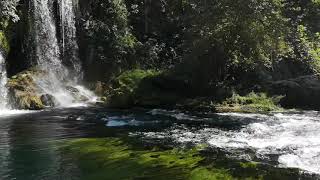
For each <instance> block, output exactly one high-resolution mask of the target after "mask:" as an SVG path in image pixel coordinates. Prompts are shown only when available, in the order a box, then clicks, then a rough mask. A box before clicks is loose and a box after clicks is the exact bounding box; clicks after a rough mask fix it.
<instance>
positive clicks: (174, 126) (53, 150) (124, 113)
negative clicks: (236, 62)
mask: <svg viewBox="0 0 320 180" xmlns="http://www.w3.org/2000/svg"><path fill="white" fill-rule="evenodd" d="M108 137H113V138H118V137H122V138H123V137H128V138H132V139H134V140H136V141H137V142H139V143H138V145H136V146H139V148H140V149H150V147H155V146H157V147H161V148H163V149H170V148H176V147H179V148H184V149H191V148H193V147H196V146H200V145H201V146H203V148H202V150H201V152H200V154H201V156H202V157H204V160H202V161H201V165H205V166H207V167H208V166H210V167H211V166H215V167H219V168H223V169H226V170H227V171H228V172H229V173H230V174H232V176H233V177H238V178H243V177H259V178H263V179H320V113H319V112H316V111H301V112H287V113H273V114H268V115H262V114H237V113H225V114H206V113H182V112H179V111H167V110H160V109H154V110H146V109H135V110H106V109H104V108H100V107H74V108H56V109H51V110H45V111H16V112H12V111H11V112H10V111H9V112H2V114H1V118H0V167H1V168H0V179H1V180H13V179H14V180H59V179H61V180H62V179H63V180H64V179H86V178H84V177H85V176H83V174H85V173H86V172H83V171H84V170H83V169H82V168H79V167H80V166H81V164H78V163H79V162H78V161H75V160H74V159H73V158H71V157H70V156H68V155H67V153H65V151H63V150H61V149H62V148H61V142H66V141H69V140H74V139H79V138H89V139H90V138H102V139H103V138H108ZM239 162H240V163H242V162H255V163H256V164H258V165H257V166H254V167H253V168H241V169H240V168H239V167H238V166H237V165H235V164H239ZM125 164H126V162H123V165H124V166H125ZM121 168H122V167H121V166H120V167H118V169H121ZM153 168H158V167H153ZM172 168H173V167H172ZM158 171H161V169H158ZM162 174H163V177H162V178H159V177H158V179H166V178H165V176H166V172H163V173H162ZM91 175H92V174H91ZM91 177H92V176H91ZM96 177H99V176H96ZM97 179H99V178H97ZM115 179H116V178H115ZM132 179H151V178H148V176H146V177H145V178H132ZM152 179H157V178H152ZM177 179H179V178H177ZM198 179H201V178H198ZM222 179H223V178H222ZM253 179H256V178H253Z"/></svg>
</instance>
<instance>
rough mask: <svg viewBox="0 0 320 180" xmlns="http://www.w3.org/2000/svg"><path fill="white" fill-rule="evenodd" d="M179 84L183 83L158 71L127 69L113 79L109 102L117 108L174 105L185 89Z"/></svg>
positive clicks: (108, 94)
mask: <svg viewBox="0 0 320 180" xmlns="http://www.w3.org/2000/svg"><path fill="white" fill-rule="evenodd" d="M179 84H183V83H180V81H179V82H177V81H176V80H173V79H172V78H170V77H168V76H166V75H165V74H164V73H161V72H158V71H153V70H139V69H138V70H132V71H126V72H124V73H122V74H121V75H120V76H119V77H117V78H115V79H114V80H113V83H112V85H111V91H109V92H108V93H107V104H108V105H109V107H117V108H119V107H120V108H128V107H132V106H139V107H159V106H161V107H164V106H174V105H175V104H176V103H177V102H178V101H179V100H180V99H181V97H182V96H181V91H183V90H184V88H180V86H179ZM178 86H179V87H178Z"/></svg>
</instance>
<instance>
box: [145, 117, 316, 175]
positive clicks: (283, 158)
mask: <svg viewBox="0 0 320 180" xmlns="http://www.w3.org/2000/svg"><path fill="white" fill-rule="evenodd" d="M170 116H171V115H170ZM220 116H229V117H230V118H233V119H234V118H237V119H238V120H239V121H244V120H245V119H246V118H252V119H256V120H257V121H253V122H251V123H249V124H247V125H242V127H240V129H239V130H226V129H222V128H215V127H212V128H211V127H206V128H200V129H199V128H198V129H196V128H195V129H194V128H191V129H190V128H188V127H185V126H183V125H182V126H178V127H176V128H171V129H168V130H167V131H165V132H148V133H144V135H145V136H146V137H147V138H148V137H149V138H172V139H173V140H174V141H176V142H179V143H190V142H191V143H195V144H198V143H206V144H208V145H210V146H213V147H217V148H221V149H224V150H226V151H228V152H239V151H240V152H243V153H244V151H243V150H244V149H251V150H253V151H254V152H255V154H256V157H258V158H260V159H268V158H270V157H271V156H274V155H276V156H277V157H278V159H277V160H278V163H279V164H278V166H280V167H290V168H299V169H301V170H304V171H307V172H311V173H316V174H320V114H319V113H318V112H316V111H309V112H303V113H296V114H292V113H288V114H284V113H276V114H272V115H259V114H240V113H224V114H220Z"/></svg>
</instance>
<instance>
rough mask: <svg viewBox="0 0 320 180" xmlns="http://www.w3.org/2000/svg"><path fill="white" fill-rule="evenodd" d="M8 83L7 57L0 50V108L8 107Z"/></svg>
mask: <svg viewBox="0 0 320 180" xmlns="http://www.w3.org/2000/svg"><path fill="white" fill-rule="evenodd" d="M6 84H7V71H6V62H5V58H4V56H3V55H2V52H1V51H0V110H3V109H6V108H7V106H8V99H7V96H8V90H7V88H6Z"/></svg>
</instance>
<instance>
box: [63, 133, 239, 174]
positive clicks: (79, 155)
mask: <svg viewBox="0 0 320 180" xmlns="http://www.w3.org/2000/svg"><path fill="white" fill-rule="evenodd" d="M63 149H64V151H65V152H68V153H69V154H70V155H71V156H72V157H73V158H74V159H75V160H76V161H77V162H78V167H79V168H80V169H81V172H83V174H82V178H81V179H84V180H89V179H90V180H95V179H97V180H98V179H99V180H100V179H190V180H202V179H212V180H215V179H235V178H234V177H233V176H232V175H231V174H230V173H229V171H228V170H227V169H219V168H214V167H205V166H201V165H200V164H201V161H203V160H204V158H203V157H202V156H201V155H200V154H199V148H193V149H189V150H182V149H176V148H174V149H168V150H159V149H157V148H154V149H149V150H145V149H137V148H135V147H133V146H131V145H128V144H127V143H126V142H125V141H123V140H121V139H120V138H98V139H96V138H93V139H75V140H72V141H68V142H67V143H66V144H65V146H64V148H63Z"/></svg>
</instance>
